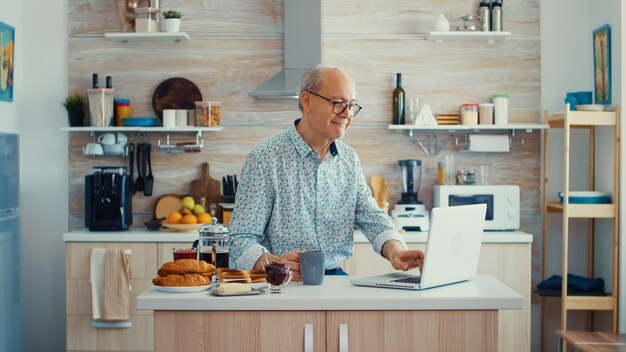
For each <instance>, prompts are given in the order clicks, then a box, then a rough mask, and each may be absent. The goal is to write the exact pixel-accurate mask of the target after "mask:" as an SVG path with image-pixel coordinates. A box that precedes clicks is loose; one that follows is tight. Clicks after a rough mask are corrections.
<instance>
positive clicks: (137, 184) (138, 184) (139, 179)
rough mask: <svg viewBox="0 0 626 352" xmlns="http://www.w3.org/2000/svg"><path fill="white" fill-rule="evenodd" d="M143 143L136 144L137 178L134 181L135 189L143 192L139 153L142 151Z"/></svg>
mask: <svg viewBox="0 0 626 352" xmlns="http://www.w3.org/2000/svg"><path fill="white" fill-rule="evenodd" d="M142 149H143V143H139V144H137V175H138V176H137V180H136V181H135V191H137V192H143V176H142V173H141V172H142V169H141V162H142V161H141V156H142V155H141V154H142V153H143V150H142Z"/></svg>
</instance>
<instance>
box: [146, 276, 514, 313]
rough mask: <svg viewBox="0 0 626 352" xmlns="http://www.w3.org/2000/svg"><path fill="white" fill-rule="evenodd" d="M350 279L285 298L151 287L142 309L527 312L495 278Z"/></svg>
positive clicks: (295, 289) (300, 289) (297, 288)
mask: <svg viewBox="0 0 626 352" xmlns="http://www.w3.org/2000/svg"><path fill="white" fill-rule="evenodd" d="M350 280H351V277H350V276H326V277H325V278H324V283H323V284H322V285H320V286H305V285H303V284H302V283H293V282H292V283H290V284H289V285H288V286H287V287H285V292H284V293H278V294H270V293H262V294H259V295H250V296H230V297H221V296H219V297H218V296H214V295H212V294H210V293H209V292H208V291H201V292H194V293H167V292H161V291H159V290H157V289H156V288H155V287H151V288H149V289H147V290H146V291H144V292H143V293H142V294H140V295H139V296H138V297H137V309H150V310H200V311H201V310H216V311H224V310H226V311H229V310H234V311H242V310H250V311H260V310H262V311H265V310H281V311H285V310H288V311H298V310H322V311H327V310H495V309H522V307H523V298H522V296H521V295H519V294H518V293H517V292H515V291H513V290H512V289H511V288H509V287H508V286H506V285H504V284H503V283H501V282H500V281H498V280H496V279H495V278H493V277H492V276H488V275H479V276H478V277H477V278H476V279H473V280H470V281H466V282H461V283H457V284H453V285H447V286H441V287H435V288H431V289H427V290H422V291H411V290H401V289H385V288H374V287H361V286H353V285H352V284H351V283H350Z"/></svg>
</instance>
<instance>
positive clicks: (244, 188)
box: [230, 66, 424, 280]
mask: <svg viewBox="0 0 626 352" xmlns="http://www.w3.org/2000/svg"><path fill="white" fill-rule="evenodd" d="M298 107H299V108H300V110H301V111H302V117H301V118H300V119H298V120H296V121H295V122H294V125H293V126H291V127H290V128H288V129H287V130H285V131H283V132H281V133H278V134H277V135H275V136H273V137H270V138H268V139H266V140H264V141H262V142H261V143H260V144H259V145H258V146H257V147H255V148H254V149H253V150H252V151H251V152H250V154H249V155H248V159H247V160H246V162H245V164H244V167H243V170H242V172H241V183H240V185H239V188H238V190H237V198H236V201H235V210H234V213H233V217H232V221H231V225H230V230H231V234H230V263H231V266H235V267H237V268H241V269H251V268H255V269H260V268H262V267H263V263H264V262H265V258H264V253H265V252H268V253H267V257H268V258H269V260H277V261H280V262H283V263H286V264H288V265H289V266H290V267H291V269H292V271H293V273H294V280H299V279H300V265H299V262H300V259H299V258H300V257H299V253H300V252H301V251H302V250H321V251H325V252H326V260H325V268H326V274H327V275H332V274H335V275H342V274H343V275H345V272H344V271H343V270H342V269H341V268H340V267H339V264H340V263H341V262H342V261H343V260H345V259H347V258H349V257H351V256H352V253H353V237H354V228H355V225H356V226H357V227H358V228H359V229H360V230H361V231H362V232H363V234H364V235H365V236H366V237H367V238H368V240H369V241H370V242H371V243H372V245H373V247H374V250H375V251H376V252H377V253H379V254H381V255H382V256H384V257H385V258H387V259H388V260H389V261H390V262H391V266H392V267H393V268H395V269H398V270H405V271H406V270H409V269H413V268H416V267H419V268H420V269H421V266H422V263H423V260H424V254H423V253H422V252H421V251H417V250H407V249H406V244H405V243H404V241H403V240H402V237H401V236H400V235H399V234H398V232H397V231H396V229H395V227H394V225H393V222H392V220H391V218H390V217H389V216H388V215H387V214H386V213H385V212H384V211H383V210H381V209H380V208H378V207H377V205H376V201H375V200H374V198H373V197H372V195H371V191H370V189H369V187H368V186H367V183H366V182H365V177H364V176H363V172H362V170H361V166H360V163H359V159H358V157H357V155H356V153H355V152H354V150H353V149H352V148H350V147H349V146H347V145H346V144H344V143H343V142H341V141H340V140H339V139H340V138H341V137H343V135H344V134H345V133H346V131H347V129H348V127H349V126H350V123H351V122H352V119H353V118H354V117H355V116H356V115H357V114H358V113H359V111H360V110H361V106H359V105H358V104H356V89H355V84H354V82H353V81H352V79H351V78H350V77H348V75H346V74H345V73H344V72H343V71H341V70H340V69H337V68H331V67H320V66H316V67H313V68H311V69H309V70H308V71H307V72H306V73H305V74H304V76H303V77H302V82H301V89H300V97H299V102H298Z"/></svg>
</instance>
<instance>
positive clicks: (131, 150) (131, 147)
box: [128, 143, 135, 194]
mask: <svg viewBox="0 0 626 352" xmlns="http://www.w3.org/2000/svg"><path fill="white" fill-rule="evenodd" d="M134 169H135V144H134V143H129V144H128V170H129V171H130V182H131V183H132V187H131V188H132V191H133V194H135V184H134V182H135V170H134Z"/></svg>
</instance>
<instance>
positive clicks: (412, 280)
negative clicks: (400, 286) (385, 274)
mask: <svg viewBox="0 0 626 352" xmlns="http://www.w3.org/2000/svg"><path fill="white" fill-rule="evenodd" d="M391 281H392V282H405V283H409V284H419V283H420V281H422V277H421V276H412V277H405V278H403V279H396V280H391Z"/></svg>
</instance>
